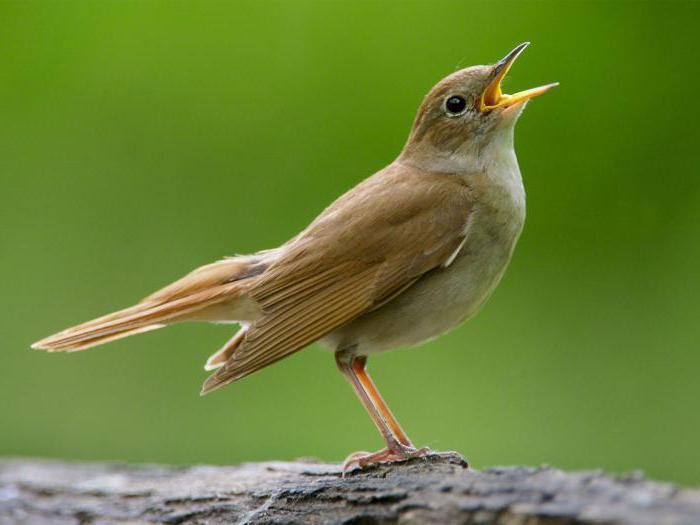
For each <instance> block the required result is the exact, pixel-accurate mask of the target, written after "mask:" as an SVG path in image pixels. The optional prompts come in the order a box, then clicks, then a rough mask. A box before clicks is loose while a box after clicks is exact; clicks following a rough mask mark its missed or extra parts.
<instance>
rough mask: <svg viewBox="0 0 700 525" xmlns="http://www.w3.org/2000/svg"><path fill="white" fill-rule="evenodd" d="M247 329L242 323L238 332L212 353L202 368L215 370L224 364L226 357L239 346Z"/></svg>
mask: <svg viewBox="0 0 700 525" xmlns="http://www.w3.org/2000/svg"><path fill="white" fill-rule="evenodd" d="M247 331H248V326H247V325H244V326H242V327H241V329H240V330H238V332H236V333H235V334H234V336H233V337H232V338H231V339H229V340H228V341H227V342H226V344H225V345H224V346H223V347H222V348H221V349H220V350H219V351H217V352H216V353H215V354H212V356H211V357H209V359H207V363H206V364H205V365H204V370H206V371H207V372H209V371H211V370H216V369H217V368H221V367H222V366H224V364H225V363H226V361H228V358H229V357H231V356H232V355H233V353H234V352H235V351H236V349H237V348H238V347H239V346H241V343H242V342H243V338H244V337H245V334H246V332H247Z"/></svg>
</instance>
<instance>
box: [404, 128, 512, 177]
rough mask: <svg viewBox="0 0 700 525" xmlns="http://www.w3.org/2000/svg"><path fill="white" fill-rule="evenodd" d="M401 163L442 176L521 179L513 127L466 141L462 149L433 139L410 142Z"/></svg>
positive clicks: (460, 146)
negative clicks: (487, 175)
mask: <svg viewBox="0 0 700 525" xmlns="http://www.w3.org/2000/svg"><path fill="white" fill-rule="evenodd" d="M397 162H399V163H401V164H406V165H409V166H413V167H415V168H418V169H421V170H425V171H430V172H439V173H453V174H456V175H469V174H473V173H489V174H492V175H493V176H495V177H498V176H500V175H501V174H502V175H503V176H506V177H515V178H517V179H519V178H520V170H519V169H518V161H517V159H516V157H515V149H514V144H513V126H503V127H501V128H499V129H496V130H493V132H492V133H490V134H489V136H488V137H477V138H475V139H471V140H465V141H464V142H463V143H462V144H460V145H459V147H456V148H454V149H444V148H441V147H439V145H436V144H433V143H432V142H431V141H430V140H422V141H412V140H411V139H410V138H409V141H408V142H407V143H406V146H404V149H403V150H402V151H401V154H400V155H399V157H398V159H397Z"/></svg>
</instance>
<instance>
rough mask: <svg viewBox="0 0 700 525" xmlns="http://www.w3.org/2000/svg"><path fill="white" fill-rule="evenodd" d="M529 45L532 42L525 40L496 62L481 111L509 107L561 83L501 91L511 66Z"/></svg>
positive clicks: (485, 91) (482, 100)
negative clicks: (509, 93) (512, 92)
mask: <svg viewBox="0 0 700 525" xmlns="http://www.w3.org/2000/svg"><path fill="white" fill-rule="evenodd" d="M529 45H530V42H523V43H522V44H520V45H519V46H517V47H516V48H515V49H513V51H511V52H510V53H508V54H507V55H506V56H505V57H504V58H503V59H502V60H501V61H500V62H499V63H498V64H496V76H495V77H494V79H493V80H492V81H491V82H490V83H489V85H488V86H487V87H486V89H485V90H484V92H483V94H482V95H481V104H480V106H481V107H480V109H481V111H490V110H492V109H495V108H507V107H509V106H513V105H515V104H517V103H519V102H524V101H525V100H529V99H531V98H532V97H536V96H537V95H541V94H542V93H545V92H547V91H549V90H550V89H552V88H553V87H556V86H558V85H559V82H554V83H553V84H547V85H545V86H540V87H536V88H532V89H527V90H525V91H520V92H519V93H515V94H514V95H505V94H503V92H501V82H502V81H503V79H504V78H505V76H506V75H507V74H508V71H509V70H510V66H512V65H513V62H515V59H516V58H518V57H519V56H520V53H522V52H523V51H525V48H526V47H527V46H529Z"/></svg>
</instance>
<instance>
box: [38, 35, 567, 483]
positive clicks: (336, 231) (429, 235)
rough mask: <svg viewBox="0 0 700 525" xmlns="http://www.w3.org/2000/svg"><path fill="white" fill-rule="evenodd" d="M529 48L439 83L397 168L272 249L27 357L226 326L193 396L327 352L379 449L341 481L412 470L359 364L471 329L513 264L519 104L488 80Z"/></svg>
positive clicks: (407, 444) (519, 213)
mask: <svg viewBox="0 0 700 525" xmlns="http://www.w3.org/2000/svg"><path fill="white" fill-rule="evenodd" d="M528 45H529V42H524V43H522V44H520V45H518V46H516V47H515V48H514V49H513V50H512V51H510V52H509V53H508V54H507V55H506V56H505V57H504V58H503V59H501V60H500V61H498V62H496V63H495V64H491V65H480V66H472V67H468V68H465V69H461V70H458V71H456V72H453V73H451V74H450V75H448V76H447V77H445V78H443V79H442V80H440V81H439V82H438V83H437V84H436V85H435V86H434V87H433V88H432V89H431V90H430V91H429V92H428V93H427V95H426V96H425V98H424V99H423V101H422V103H421V104H420V106H419V109H418V112H417V114H416V116H415V119H414V121H413V125H412V127H411V130H410V133H409V135H408V139H407V140H406V143H405V145H404V147H403V149H402V150H401V151H400V153H399V155H398V156H397V157H396V159H395V160H394V161H393V162H391V163H390V164H389V165H387V166H386V167H385V168H383V169H382V170H380V171H378V172H377V173H375V174H373V175H371V176H370V177H369V178H366V179H364V180H362V181H361V182H360V183H359V184H357V185H356V186H355V187H354V188H352V189H350V190H349V191H347V192H346V193H345V194H343V195H342V196H340V197H339V198H338V199H337V200H335V202H333V203H332V204H331V205H330V206H328V207H327V208H326V209H325V210H323V211H322V212H321V213H320V215H318V217H316V219H314V220H313V221H312V222H311V223H310V225H309V226H308V227H307V228H306V229H304V230H303V231H302V232H301V233H299V234H298V235H296V236H295V237H293V238H291V239H290V240H289V241H287V242H286V243H284V244H282V245H281V246H279V247H277V248H273V249H267V250H262V251H259V252H257V253H253V254H250V255H239V256H233V257H227V258H224V259H222V260H219V261H216V262H214V263H211V264H207V265H205V266H202V267H199V268H197V269H195V270H194V271H192V272H190V273H189V274H186V275H185V276H184V277H183V278H181V279H179V280H177V281H175V282H173V283H172V284H170V285H168V286H166V287H165V288H162V289H160V290H159V291H156V292H155V293H153V294H151V295H149V296H147V297H146V298H145V299H143V300H141V301H140V302H138V303H137V304H135V305H134V306H131V307H128V308H125V309H123V310H119V311H117V312H114V313H111V314H109V315H106V316H103V317H99V318H97V319H94V320H92V321H88V322H85V323H83V324H79V325H77V326H74V327H72V328H68V329H66V330H63V331H61V332H59V333H56V334H54V335H52V336H49V337H47V338H45V339H42V340H40V341H38V342H36V343H34V344H33V345H32V348H34V349H44V350H48V351H50V352H73V351H76V350H83V349H86V348H90V347H93V346H96V345H101V344H104V343H107V342H110V341H114V340H117V339H121V338H123V337H127V336H131V335H135V334H140V333H143V332H147V331H151V330H155V329H158V328H162V327H164V326H167V325H172V324H175V323H179V322H183V321H207V322H235V323H238V324H239V330H238V331H237V332H236V333H235V334H234V335H233V337H232V338H231V339H230V340H228V342H226V343H225V344H224V345H223V347H222V348H221V349H220V350H218V351H217V352H216V353H214V354H213V355H212V356H211V357H210V358H209V359H208V360H207V362H206V365H205V369H206V370H208V371H212V372H213V373H212V374H211V375H210V376H209V377H208V378H207V379H206V381H205V382H204V385H203V387H202V391H201V394H202V395H204V394H208V393H210V392H212V391H214V390H217V389H219V388H221V387H223V386H226V385H229V384H231V383H233V382H235V381H238V380H239V379H242V378H244V377H246V376H248V375H250V374H252V373H253V372H256V371H258V370H261V369H262V368H265V367H267V366H269V365H271V364H273V363H275V362H277V361H279V360H281V359H283V358H285V357H288V356H290V355H292V354H294V353H295V352H298V351H299V350H302V349H304V348H306V347H307V346H309V345H311V344H312V343H319V344H320V345H321V346H322V347H324V348H327V349H330V350H332V351H333V352H334V357H335V362H336V365H337V368H338V369H339V370H340V372H341V373H342V375H343V376H345V378H346V379H347V381H348V382H349V383H350V385H351V387H352V389H353V390H354V391H355V393H356V394H357V396H358V397H359V400H360V402H361V403H362V405H363V406H364V408H365V409H366V411H367V412H368V414H369V416H370V417H371V419H372V421H373V422H374V424H375V426H376V427H377V429H378V430H379V432H380V434H381V436H382V438H383V440H384V442H385V447H384V448H383V449H381V450H379V451H378V452H364V451H362V452H356V453H353V454H350V455H349V456H348V457H347V459H346V460H345V462H344V464H343V471H344V472H346V471H349V470H354V469H364V468H368V467H370V466H373V465H378V464H384V463H395V462H401V461H406V460H409V459H411V458H417V457H425V456H427V455H430V454H431V453H432V451H431V450H430V449H428V448H425V447H423V448H418V447H416V446H414V444H413V443H412V442H411V440H410V439H409V438H408V436H407V434H406V433H405V432H404V430H403V429H402V427H401V425H400V424H399V422H398V421H397V419H396V417H395V416H394V415H393V414H392V412H391V410H390V409H389V407H388V405H387V404H386V402H385V401H384V399H383V398H382V396H381V394H380V393H379V390H378V389H377V387H376V385H375V384H374V382H373V381H372V379H371V377H370V376H369V374H368V372H367V359H368V357H369V356H372V355H374V354H377V353H379V352H384V351H387V350H391V349H394V348H398V347H410V346H415V345H418V344H420V343H423V342H425V341H428V340H431V339H433V338H435V337H437V336H439V335H442V334H444V333H445V332H447V331H449V330H451V329H453V328H455V327H457V326H459V325H461V324H462V323H463V322H464V321H466V320H468V319H470V318H471V317H473V316H474V315H475V314H476V313H477V311H478V310H479V309H480V308H481V306H482V305H483V304H484V303H485V302H486V300H487V299H488V298H489V296H490V295H491V294H492V292H493V290H494V288H495V287H496V285H497V284H498V282H499V281H500V279H501V277H502V275H503V273H504V272H505V270H506V267H507V265H508V263H509V261H510V259H511V256H512V254H513V250H514V248H515V245H516V243H517V241H518V238H519V236H520V233H521V231H522V229H523V225H524V221H525V190H524V186H523V182H522V177H521V173H520V168H519V166H518V161H517V158H516V155H515V150H514V127H515V123H516V121H517V120H518V117H519V116H520V114H521V113H522V111H523V109H524V107H525V106H526V104H527V103H528V101H529V100H530V99H532V98H534V97H536V96H538V95H541V94H543V93H545V92H547V91H549V90H550V89H551V88H553V87H555V86H557V85H558V83H552V84H546V85H543V86H540V87H536V88H533V89H528V90H525V91H521V92H518V93H515V94H512V95H508V94H505V93H503V91H502V82H503V79H504V78H505V77H506V75H507V73H508V71H509V70H510V68H511V66H512V65H513V63H514V62H515V61H516V59H517V58H518V57H519V56H520V54H521V53H522V52H523V51H524V50H525V48H526V47H527V46H528Z"/></svg>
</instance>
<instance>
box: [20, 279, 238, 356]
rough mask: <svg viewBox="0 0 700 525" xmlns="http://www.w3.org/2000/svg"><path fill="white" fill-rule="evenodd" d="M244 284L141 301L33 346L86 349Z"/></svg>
mask: <svg viewBox="0 0 700 525" xmlns="http://www.w3.org/2000/svg"><path fill="white" fill-rule="evenodd" d="M240 289H241V285H240V284H239V283H235V282H234V283H230V284H225V285H220V286H216V287H212V288H211V289H208V290H203V291H200V292H198V293H194V294H192V295H189V296H186V297H182V298H179V299H175V300H173V301H168V302H165V303H154V302H150V301H148V302H141V303H139V304H137V305H134V306H132V307H129V308H125V309H124V310H120V311H118V312H114V313H112V314H109V315H105V316H103V317H99V318H97V319H93V320H92V321H88V322H86V323H83V324H79V325H77V326H74V327H72V328H68V329H67V330H63V331H61V332H59V333H57V334H54V335H52V336H49V337H47V338H45V339H42V340H41V341H38V342H36V343H34V344H33V345H32V348H35V349H43V350H49V351H52V352H59V351H76V350H83V349H85V348H89V347H92V346H96V345H98V344H102V343H107V342H109V341H114V340H116V339H120V338H122V337H127V336H129V335H134V334H137V333H142V332H146V331H150V330H155V329H157V328H160V327H162V326H165V325H166V324H169V323H173V322H177V321H181V320H185V319H187V317H188V315H192V314H196V313H197V312H199V311H200V310H202V309H204V308H207V307H210V306H212V305H216V304H218V303H221V302H225V301H229V300H231V299H233V298H235V297H236V296H237V295H239V293H240V291H241V290H240Z"/></svg>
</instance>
